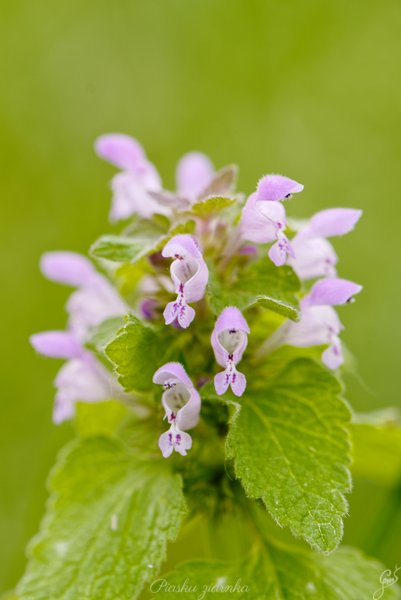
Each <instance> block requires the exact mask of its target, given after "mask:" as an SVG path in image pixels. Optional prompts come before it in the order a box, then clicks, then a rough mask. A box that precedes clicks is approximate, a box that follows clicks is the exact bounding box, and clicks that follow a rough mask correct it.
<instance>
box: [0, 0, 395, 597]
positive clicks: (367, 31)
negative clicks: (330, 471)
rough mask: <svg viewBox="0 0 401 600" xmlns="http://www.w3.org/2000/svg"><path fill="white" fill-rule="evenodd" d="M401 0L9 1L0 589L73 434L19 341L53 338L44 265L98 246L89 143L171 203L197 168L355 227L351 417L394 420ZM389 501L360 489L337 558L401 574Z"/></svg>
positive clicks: (36, 361) (19, 564)
mask: <svg viewBox="0 0 401 600" xmlns="http://www.w3.org/2000/svg"><path fill="white" fill-rule="evenodd" d="M400 31H401V4H400V2H399V0H381V1H380V2H377V1H373V0H365V1H364V2H358V1H357V2H349V0H331V1H325V0H323V1H322V0H304V1H303V2H297V1H295V0H293V1H288V0H277V1H273V0H225V1H223V0H158V1H157V0H143V1H134V0H129V1H127V0H120V1H119V2H114V3H113V2H110V1H105V0H97V1H96V2H95V1H94V0H85V1H84V2H83V1H82V0H80V1H78V0H68V2H67V1H66V0H59V1H58V2H57V3H54V2H49V1H48V0H43V1H41V2H33V1H28V0H26V1H24V0H16V1H14V2H7V3H6V2H4V1H3V2H2V4H1V19H0V56H1V88H2V91H1V94H0V124H1V125H0V127H1V140H2V143H1V145H0V152H1V182H0V194H1V201H2V210H1V225H2V227H1V231H2V235H1V245H2V253H1V262H0V265H1V280H2V293H1V296H0V297H1V302H2V304H3V306H2V315H3V317H4V318H3V319H2V325H1V327H2V331H1V341H2V344H1V348H2V354H3V356H2V359H1V364H2V367H3V375H2V380H1V385H2V397H1V413H0V415H1V416H0V440H1V441H0V457H1V500H0V502H1V505H0V508H1V517H0V519H1V521H0V537H1V545H0V579H1V584H0V590H1V589H6V588H8V587H11V586H12V585H13V584H14V583H15V581H16V579H17V578H18V576H19V575H20V573H21V570H22V568H23V565H24V546H25V544H26V542H27V540H28V539H29V538H30V537H31V536H32V534H33V533H34V532H35V530H36V528H37V525H38V521H39V518H40V515H41V514H42V512H43V507H44V501H45V496H46V495H45V489H44V481H45V477H46V474H47V472H48V470H49V468H50V467H51V464H52V463H53V462H54V457H55V454H56V452H57V449H58V448H59V447H60V445H61V444H63V443H64V442H65V440H67V439H68V438H69V436H70V435H71V430H70V427H69V426H68V425H64V426H62V427H60V428H56V427H54V426H53V425H52V423H51V411H52V398H53V390H52V385H51V382H52V379H53V378H54V376H55V373H56V371H57V368H58V365H57V364H56V363H55V362H51V361H46V360H44V359H41V358H39V357H37V356H35V354H34V352H33V351H32V349H31V348H30V347H29V345H28V341H27V339H28V336H29V334H31V333H33V332H36V331H41V330H43V329H48V328H61V327H63V325H64V321H65V314H64V312H63V308H62V307H63V303H64V302H65V300H66V298H67V294H68V291H67V290H66V289H63V288H61V287H57V286H56V285H52V284H51V283H49V282H46V281H44V280H43V279H42V278H41V276H40V274H39V271H38V266H37V265H38V260H39V257H40V255H41V253H42V252H44V251H45V250H49V249H73V250H78V251H83V252H85V251H86V250H87V248H88V247H89V245H90V243H91V242H92V241H93V240H94V239H95V238H96V237H97V236H98V235H99V234H101V233H104V232H107V231H108V230H109V228H110V227H109V225H108V224H107V214H108V209H109V201H110V193H109V191H108V188H107V183H108V180H109V179H110V176H111V174H112V172H113V170H112V168H111V167H109V166H108V165H106V164H104V163H102V162H101V161H99V160H98V159H97V158H96V157H95V155H94V153H93V150H92V146H93V140H94V139H95V138H96V136H97V135H99V134H101V133H103V132H110V131H123V132H127V133H130V134H132V135H134V136H135V137H137V138H138V139H139V140H140V141H141V142H142V143H143V145H144V146H145V148H146V150H147V152H148V154H149V156H150V158H151V160H152V161H154V162H155V163H156V164H157V166H158V167H159V170H160V172H161V174H162V176H163V179H164V181H165V183H166V185H167V186H172V184H173V173H174V168H175V164H176V161H177V159H178V158H179V156H180V155H181V154H182V153H184V152H186V151H188V150H191V149H199V150H202V151H204V152H206V153H207V154H209V155H210V156H211V158H212V160H213V161H214V163H215V164H216V166H222V165H224V164H227V163H230V162H235V163H237V164H238V165H239V166H240V182H239V184H240V188H241V189H243V190H244V191H246V192H250V191H252V190H253V188H254V187H255V183H256V181H257V179H258V178H259V177H260V176H261V175H262V174H264V173H266V172H280V173H284V174H286V175H288V176H290V177H293V178H295V179H297V180H298V181H301V182H302V183H304V184H305V192H304V193H303V194H302V195H300V196H296V197H295V198H294V199H293V200H292V202H291V204H290V205H289V206H288V212H289V213H290V214H292V215H299V216H307V215H310V214H311V213H313V211H315V210H317V209H322V208H326V207H329V206H353V207H360V208H363V209H364V213H365V214H364V217H363V220H362V221H361V222H360V224H359V225H358V228H357V230H356V232H354V233H353V234H352V235H350V236H348V237H347V238H344V239H341V240H338V242H336V248H337V249H338V252H339V254H340V257H341V263H340V273H341V275H342V276H344V277H347V278H350V279H354V280H356V281H358V282H360V283H362V284H363V285H364V287H365V289H364V292H363V294H362V295H361V296H359V297H358V301H357V303H356V304H355V305H354V306H352V307H345V309H344V310H342V311H341V317H342V319H343V321H344V324H345V325H346V331H345V333H344V339H345V341H346V343H347V344H348V345H349V347H350V348H351V349H352V351H353V352H354V354H355V356H356V357H357V361H358V365H357V373H356V374H355V375H349V376H348V377H347V380H348V386H349V388H348V389H349V392H348V397H349V399H350V401H351V402H352V404H353V405H354V406H356V407H357V408H358V409H369V408H374V407H382V406H385V405H395V404H398V405H399V404H400V398H399V371H400V367H399V360H400V359H399V356H400V352H399V351H400V348H399V340H400V328H401V325H400V319H399V316H398V314H399V313H398V310H399V306H397V305H398V304H399V297H400V292H401V277H400V275H401V272H400V264H399V230H400V226H399V220H400V217H401V206H400V198H399V196H400V193H399V171H400V137H401V86H400V67H401V43H400ZM398 499H399V491H397V490H396V491H392V492H389V493H386V492H385V491H384V490H382V489H380V488H377V487H375V486H371V485H369V484H367V483H363V482H361V483H357V485H356V489H355V494H354V499H353V500H352V503H351V518H350V519H349V520H348V521H347V523H346V541H349V542H352V543H355V544H359V545H360V546H361V547H363V548H365V549H366V550H367V551H369V552H370V553H371V554H373V555H376V556H379V557H380V558H382V560H384V561H385V562H386V563H387V565H388V567H389V568H392V567H394V564H395V563H396V562H397V560H398V562H400V560H401V556H400V554H399V550H398V556H397V543H398V542H399V539H400V535H401V533H400V532H401V511H400V510H399V503H398Z"/></svg>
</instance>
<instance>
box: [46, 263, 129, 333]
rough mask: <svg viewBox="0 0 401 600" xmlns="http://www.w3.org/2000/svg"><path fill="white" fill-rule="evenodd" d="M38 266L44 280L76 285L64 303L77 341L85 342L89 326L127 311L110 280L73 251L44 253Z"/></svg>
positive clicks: (69, 327) (94, 325)
mask: <svg viewBox="0 0 401 600" xmlns="http://www.w3.org/2000/svg"><path fill="white" fill-rule="evenodd" d="M40 266H41V270H42V273H43V274H44V275H45V277H47V278H48V279H50V280H52V281H57V282H58V283H64V284H66V285H71V286H73V287H77V288H78V290H77V291H76V292H73V293H72V294H71V296H70V298H69V300H68V302H67V311H68V313H69V322H68V329H69V330H70V331H71V332H72V333H73V334H74V335H75V337H76V338H77V339H78V340H80V341H85V340H86V339H87V338H88V336H89V334H90V331H91V330H92V328H93V327H96V326H97V325H99V324H100V323H101V322H102V321H104V320H106V319H109V318H110V317H115V316H120V315H124V314H126V313H127V312H128V307H127V305H126V304H125V302H123V300H122V299H121V298H120V296H119V294H118V293H117V292H116V290H115V289H114V287H113V286H112V285H111V283H110V282H109V281H108V280H107V279H106V278H105V277H104V276H103V275H101V274H100V273H98V272H97V271H96V269H95V268H94V266H93V265H92V263H91V262H90V261H89V260H88V259H87V258H85V257H84V256H81V255H80V254H76V253H75V252H47V253H46V254H44V255H43V256H42V258H41V263H40Z"/></svg>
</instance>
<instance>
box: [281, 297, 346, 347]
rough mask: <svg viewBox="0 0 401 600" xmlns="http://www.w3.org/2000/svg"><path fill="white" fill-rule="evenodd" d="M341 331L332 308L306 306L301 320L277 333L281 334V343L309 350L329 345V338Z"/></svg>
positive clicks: (284, 326)
mask: <svg viewBox="0 0 401 600" xmlns="http://www.w3.org/2000/svg"><path fill="white" fill-rule="evenodd" d="M341 329H342V325H341V322H340V320H339V318H338V315H337V313H336V311H335V310H334V308H332V307H331V306H308V307H306V308H302V314H301V319H300V320H299V321H298V322H297V323H294V322H291V323H290V322H287V323H285V324H284V325H283V326H282V327H281V328H280V329H279V330H277V332H278V331H280V330H281V331H282V332H283V336H282V343H285V344H288V345H290V346H296V347H298V348H310V347H312V346H322V345H324V344H329V343H330V340H331V337H332V336H333V335H337V334H338V333H339V332H340V331H341ZM273 335H275V334H273Z"/></svg>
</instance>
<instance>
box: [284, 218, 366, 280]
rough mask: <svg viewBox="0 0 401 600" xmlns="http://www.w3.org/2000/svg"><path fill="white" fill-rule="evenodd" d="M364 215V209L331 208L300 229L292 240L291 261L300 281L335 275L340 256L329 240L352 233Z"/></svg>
mask: <svg viewBox="0 0 401 600" xmlns="http://www.w3.org/2000/svg"><path fill="white" fill-rule="evenodd" d="M361 215H362V211H361V210H357V209H353V208H329V209H327V210H322V211H320V212H318V213H316V214H315V215H314V216H313V217H312V218H311V219H310V220H309V222H308V223H307V224H306V225H304V226H303V227H301V228H300V230H299V231H298V233H297V235H296V236H295V237H294V238H293V239H292V240H291V244H292V248H293V250H294V256H290V257H289V259H288V264H290V265H291V266H292V268H293V269H294V271H295V272H296V274H297V275H298V277H299V278H300V279H303V280H307V279H312V278H314V277H334V276H335V275H336V264H337V260H338V258H337V254H336V253H335V251H334V248H333V246H332V245H331V243H330V242H329V241H328V240H327V239H326V238H328V237H333V236H338V235H345V234H346V233H349V232H350V231H352V230H353V229H354V227H355V225H356V223H357V222H358V221H359V219H360V217H361Z"/></svg>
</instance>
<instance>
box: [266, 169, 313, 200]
mask: <svg viewBox="0 0 401 600" xmlns="http://www.w3.org/2000/svg"><path fill="white" fill-rule="evenodd" d="M303 189H304V186H303V185H302V184H301V183H298V182H297V181H294V180H293V179H289V178H288V177H284V175H265V176H264V177H262V179H261V180H260V181H259V183H258V187H257V189H256V198H257V200H273V201H276V200H284V199H285V198H286V197H287V196H289V195H291V194H295V193H297V192H302V190H303Z"/></svg>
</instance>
